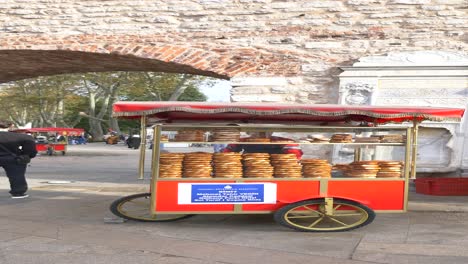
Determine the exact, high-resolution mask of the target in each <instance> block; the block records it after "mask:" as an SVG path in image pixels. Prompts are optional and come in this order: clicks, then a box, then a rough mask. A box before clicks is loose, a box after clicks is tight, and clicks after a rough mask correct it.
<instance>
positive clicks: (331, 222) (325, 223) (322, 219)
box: [275, 198, 375, 232]
mask: <svg viewBox="0 0 468 264" xmlns="http://www.w3.org/2000/svg"><path fill="white" fill-rule="evenodd" d="M331 211H332V212H331V213H328V214H327V212H326V211H325V199H312V200H307V201H302V202H297V203H292V204H289V205H286V206H284V207H283V208H281V209H279V210H278V211H276V212H275V221H276V222H277V223H279V224H281V225H283V226H286V227H289V228H292V229H295V230H299V231H308V232H339V231H348V230H352V229H355V228H358V227H361V226H365V225H367V224H370V223H371V222H372V221H373V220H374V218H375V213H374V211H373V210H372V209H370V208H369V207H367V206H365V205H362V204H360V203H357V202H354V201H349V200H344V199H337V198H335V199H333V205H332V210H331Z"/></svg>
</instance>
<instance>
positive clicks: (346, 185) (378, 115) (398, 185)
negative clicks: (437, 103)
mask: <svg viewBox="0 0 468 264" xmlns="http://www.w3.org/2000/svg"><path fill="white" fill-rule="evenodd" d="M463 113H464V110H463V109H450V108H421V107H369V106H341V105H276V104H275V105H273V104H239V103H233V104H209V103H189V102H120V103H116V104H114V116H116V117H125V118H140V119H141V122H142V127H143V128H145V127H146V124H147V122H148V120H150V121H152V122H155V126H154V143H153V144H154V148H153V152H152V166H151V167H152V178H151V186H150V190H151V192H150V193H143V194H135V195H131V196H127V197H123V198H121V199H119V200H117V201H115V202H114V203H113V204H112V205H111V210H112V212H113V213H114V214H116V215H118V216H120V217H123V218H127V219H133V220H139V221H155V222H157V221H171V220H177V219H183V218H187V217H190V216H192V215H194V214H274V218H275V220H276V221H277V222H278V223H280V224H282V225H284V226H287V227H290V228H293V229H296V230H300V231H315V232H316V231H319V232H333V231H346V230H351V229H355V228H358V227H361V226H364V225H367V224H369V223H371V222H372V221H373V220H374V217H375V212H382V213H383V212H405V211H406V210H407V203H408V182H409V179H410V178H415V174H416V170H415V168H416V153H417V133H418V124H419V123H420V122H422V121H424V120H431V121H442V120H453V121H459V120H460V119H461V117H462V115H463ZM233 123H235V124H237V126H232V124H233ZM387 123H392V124H388V125H383V124H387ZM165 131H173V132H174V131H175V132H176V133H177V134H178V135H180V137H179V139H180V140H178V141H177V142H180V143H187V141H189V140H192V141H191V142H190V143H203V144H230V143H235V144H240V143H241V142H235V141H234V142H232V141H225V140H223V141H219V140H216V139H215V140H211V141H208V142H207V141H205V138H206V137H204V136H200V137H196V136H194V135H197V134H200V135H202V134H203V135H206V134H213V133H216V131H238V132H239V133H241V132H249V131H256V132H282V133H290V134H294V133H300V134H307V135H313V134H314V133H330V134H333V137H332V140H328V141H314V140H312V141H308V140H299V141H296V143H297V144H298V145H301V146H314V147H318V148H324V147H327V146H328V147H333V146H335V145H343V144H345V145H349V146H351V147H353V149H354V162H352V163H350V164H329V163H328V161H327V160H326V159H319V158H316V157H314V158H309V159H305V158H304V157H303V158H302V159H301V160H299V161H297V160H296V161H295V160H294V159H293V158H291V157H289V156H288V157H287V160H276V161H275V160H274V158H277V157H283V156H281V154H280V155H277V156H274V155H270V156H268V155H258V156H257V157H258V158H256V159H255V158H254V159H252V156H250V157H248V156H246V155H242V160H241V161H242V163H241V165H240V166H242V171H241V172H239V171H238V170H235V169H232V174H230V175H229V173H227V174H226V170H223V171H221V170H220V171H218V168H217V167H216V166H217V160H216V157H218V158H219V157H221V156H222V155H221V154H213V155H212V154H210V153H199V154H200V155H201V156H198V157H197V155H198V154H197V153H172V154H171V153H169V154H168V153H162V152H161V147H160V142H161V135H162V132H165ZM144 133H145V130H142V136H143V137H144V136H145V134H144ZM229 135H231V134H229ZM363 135H365V136H363ZM385 135H387V138H389V137H390V136H391V137H390V138H392V139H394V138H398V140H394V141H382V140H381V138H385ZM220 138H223V137H222V136H221V137H220ZM333 138H335V139H333ZM176 139H177V138H176ZM194 139H195V140H194ZM142 144H143V147H142V148H141V153H142V157H141V158H142V159H141V160H140V176H141V177H142V175H143V172H144V171H143V168H144V163H143V161H144V149H145V148H144V143H142ZM242 144H283V143H279V142H269V141H268V140H266V139H261V140H260V139H257V140H256V139H253V140H252V141H250V142H242ZM377 146H378V147H389V146H391V147H399V148H401V149H402V150H403V151H400V152H401V153H402V156H401V157H400V159H399V160H381V161H373V160H369V157H368V156H366V155H364V154H363V151H364V150H366V149H369V148H373V147H377ZM257 154H258V153H257ZM214 155H219V156H214ZM311 155H314V153H311ZM178 157H182V158H180V159H179V158H178ZM189 157H190V159H191V158H194V157H195V158H194V159H193V160H190V159H189ZM265 157H266V158H265ZM206 159H208V163H204V162H205V161H206ZM249 159H250V161H252V160H253V162H254V163H257V165H258V164H260V163H262V162H263V161H261V160H260V159H266V164H267V165H262V166H270V164H269V163H271V166H270V167H274V168H273V169H272V171H274V172H273V173H270V174H269V169H265V168H266V167H265V168H263V167H261V166H260V167H256V168H257V170H258V171H249V170H248V168H246V166H247V165H246V164H247V163H248V161H249ZM291 159H292V160H291ZM168 160H169V163H166V162H167V161H168ZM218 161H219V159H218ZM286 161H287V162H291V161H292V163H288V164H293V165H285V164H287V163H286ZM236 162H237V161H236V160H232V159H231V160H229V161H228V162H221V163H219V164H218V165H219V166H220V168H223V166H224V165H226V164H228V163H233V164H234V163H236ZM263 164H265V163H263ZM307 164H309V165H310V164H312V166H308V165H307ZM320 164H322V165H323V167H324V168H331V165H333V166H334V168H335V170H336V171H335V172H333V171H327V169H323V170H314V166H317V167H319V166H322V165H320ZM338 165H340V166H346V169H340V167H339V166H338ZM189 166H191V167H189ZM288 166H291V167H288ZM213 167H214V169H213ZM292 167H294V168H300V169H299V170H296V169H295V170H293V169H292ZM340 170H341V172H340ZM178 171H181V172H180V173H178ZM317 171H320V173H319V172H317ZM324 171H325V172H324ZM337 172H338V173H337ZM288 173H290V175H288Z"/></svg>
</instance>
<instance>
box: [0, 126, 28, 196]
mask: <svg viewBox="0 0 468 264" xmlns="http://www.w3.org/2000/svg"><path fill="white" fill-rule="evenodd" d="M11 126H12V123H11V122H9V121H4V120H0V167H3V169H4V170H5V173H6V175H7V177H8V180H9V181H10V189H11V190H10V194H11V198H13V199H20V198H26V197H28V196H29V195H27V194H26V191H27V190H28V184H27V182H26V176H25V174H26V167H27V164H28V163H29V161H30V160H31V158H34V157H35V156H36V154H37V150H36V143H35V142H34V138H33V137H31V136H29V135H26V134H19V133H13V132H9V131H8V130H9V128H11Z"/></svg>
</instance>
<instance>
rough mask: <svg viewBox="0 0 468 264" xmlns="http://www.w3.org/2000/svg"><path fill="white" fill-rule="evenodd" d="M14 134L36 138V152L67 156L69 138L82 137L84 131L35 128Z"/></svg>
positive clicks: (64, 128) (80, 129) (17, 130)
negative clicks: (59, 153) (29, 135)
mask: <svg viewBox="0 0 468 264" xmlns="http://www.w3.org/2000/svg"><path fill="white" fill-rule="evenodd" d="M12 132H16V133H27V134H31V135H33V136H34V137H35V138H36V150H37V151H38V152H45V153H46V154H47V155H52V154H54V153H57V152H61V153H62V155H65V154H66V153H67V145H68V137H69V136H81V135H83V133H84V129H82V128H68V127H35V128H25V129H15V130H13V131H12ZM38 138H39V139H40V138H43V140H37V139H38ZM60 138H63V140H59V139H60Z"/></svg>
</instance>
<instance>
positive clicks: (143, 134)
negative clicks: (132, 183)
mask: <svg viewBox="0 0 468 264" xmlns="http://www.w3.org/2000/svg"><path fill="white" fill-rule="evenodd" d="M140 123H141V131H140V163H139V167H138V179H139V180H143V179H144V178H145V154H146V116H142V117H141V122H140Z"/></svg>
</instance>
